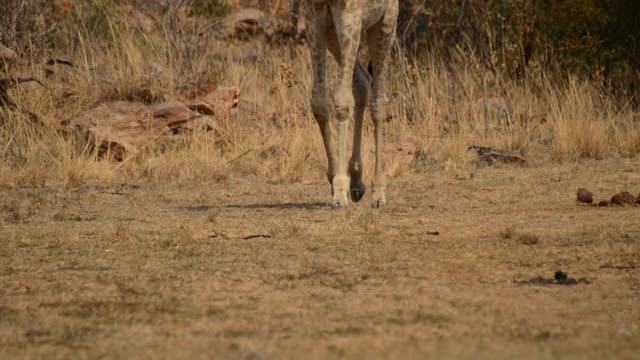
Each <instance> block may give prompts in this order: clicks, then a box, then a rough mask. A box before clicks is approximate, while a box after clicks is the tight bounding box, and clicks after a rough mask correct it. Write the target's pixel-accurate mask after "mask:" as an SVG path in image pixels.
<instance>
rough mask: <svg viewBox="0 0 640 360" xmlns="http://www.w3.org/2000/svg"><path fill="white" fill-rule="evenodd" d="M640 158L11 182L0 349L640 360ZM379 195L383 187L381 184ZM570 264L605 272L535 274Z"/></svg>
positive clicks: (4, 203) (5, 212)
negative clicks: (345, 180)
mask: <svg viewBox="0 0 640 360" xmlns="http://www.w3.org/2000/svg"><path fill="white" fill-rule="evenodd" d="M639 169H640V161H638V160H607V161H588V162H581V163H575V164H565V165H545V166H539V167H538V166H532V167H506V166H505V167H497V168H480V169H473V170H471V171H469V172H468V173H466V174H465V175H462V176H457V177H456V176H452V175H450V174H447V173H445V172H442V171H436V172H432V173H428V174H423V175H415V174H413V175H405V176H401V177H399V178H395V179H391V180H390V181H389V190H388V199H389V203H388V206H387V207H386V208H385V209H383V210H381V211H380V210H373V209H370V208H368V199H369V197H367V196H365V199H364V201H363V203H360V204H356V205H355V206H351V207H350V208H348V209H346V210H332V209H330V208H329V207H328V206H327V202H328V201H329V200H330V193H329V186H328V184H325V181H324V179H318V181H317V182H313V183H308V184H306V183H305V184H303V183H295V184H285V183H273V182H269V181H267V180H264V179H260V178H252V179H241V178H235V177H232V176H231V177H229V178H228V179H226V180H223V181H222V182H219V183H209V184H196V183H176V184H171V185H166V184H165V185H163V184H122V185H116V186H96V185H84V186H81V187H79V188H74V189H65V188H64V187H43V188H16V189H8V188H5V189H2V190H0V239H1V241H0V284H1V286H0V358H2V359H17V358H47V359H55V358H65V359H70V358H72V359H80V358H123V357H126V358H137V359H144V358H153V359H159V358H221V357H222V358H233V359H281V358H283V359H287V358H289V359H299V358H408V359H409V358H433V359H448V358H473V359H483V358H485V359H500V358H518V359H557V358H562V359H565V358H567V359H574V358H575V359H585V358H591V359H608V358H609V359H632V358H637V357H636V356H637V354H638V353H640V270H639V266H640V221H639V219H640V207H638V206H635V207H627V208H623V207H589V206H579V205H577V204H576V203H575V192H576V189H577V188H578V187H587V188H589V189H590V190H591V191H592V192H594V194H595V198H596V199H597V200H600V199H605V198H610V197H611V195H613V194H614V193H616V192H619V191H623V190H627V191H630V192H632V193H633V194H634V195H637V194H638V192H640V170H639ZM369 195H370V194H369ZM559 270H561V271H564V272H566V273H567V274H568V276H569V277H574V278H576V279H580V278H584V279H586V280H587V281H588V282H589V283H588V284H587V283H579V284H577V285H573V286H565V285H557V284H554V285H536V284H531V285H527V284H522V283H520V282H521V281H526V280H529V279H532V278H535V277H538V276H542V277H545V278H553V276H554V272H556V271H559Z"/></svg>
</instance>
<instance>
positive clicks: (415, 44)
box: [399, 0, 640, 89]
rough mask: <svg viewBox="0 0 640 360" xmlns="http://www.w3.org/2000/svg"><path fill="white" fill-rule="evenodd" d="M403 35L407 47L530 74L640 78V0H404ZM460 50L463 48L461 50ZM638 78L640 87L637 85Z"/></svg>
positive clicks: (629, 81) (619, 81)
mask: <svg viewBox="0 0 640 360" xmlns="http://www.w3.org/2000/svg"><path fill="white" fill-rule="evenodd" d="M401 4H402V8H403V9H402V14H401V19H400V26H399V35H400V38H401V40H402V41H403V42H404V44H405V45H406V46H407V48H409V49H411V50H412V51H414V53H415V54H417V55H419V54H420V53H421V52H423V51H428V52H430V53H433V54H439V55H441V56H445V57H447V58H452V57H458V58H459V57H460V56H461V53H462V54H463V56H466V57H469V56H471V57H472V58H473V59H475V60H477V61H478V62H479V63H480V64H481V65H482V66H484V67H486V68H489V69H491V70H492V71H500V72H503V73H506V74H509V75H513V76H526V73H527V70H528V69H529V68H530V66H532V64H538V65H540V66H542V67H545V68H553V69H557V70H559V71H562V72H572V73H579V74H584V75H589V76H593V77H596V78H602V79H603V80H604V81H605V82H606V83H607V84H614V85H615V86H618V85H623V87H627V88H628V89H634V88H636V89H637V86H638V84H640V75H639V74H640V21H638V19H640V1H628V0H476V1H471V0H432V1H415V0H407V1H402V2H401ZM455 52H457V53H455ZM634 84H635V85H634Z"/></svg>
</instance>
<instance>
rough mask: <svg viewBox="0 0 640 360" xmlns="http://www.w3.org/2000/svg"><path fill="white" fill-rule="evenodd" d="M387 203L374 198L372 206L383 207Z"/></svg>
mask: <svg viewBox="0 0 640 360" xmlns="http://www.w3.org/2000/svg"><path fill="white" fill-rule="evenodd" d="M384 205H385V202H384V201H383V200H374V201H373V202H372V203H371V207H372V208H374V209H382V208H383V207H384Z"/></svg>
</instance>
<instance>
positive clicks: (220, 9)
mask: <svg viewBox="0 0 640 360" xmlns="http://www.w3.org/2000/svg"><path fill="white" fill-rule="evenodd" d="M228 12H229V8H227V6H226V5H225V4H224V2H223V1H221V0H194V1H193V3H192V4H191V10H190V11H189V16H204V17H209V18H215V17H223V16H225V15H227V13H228Z"/></svg>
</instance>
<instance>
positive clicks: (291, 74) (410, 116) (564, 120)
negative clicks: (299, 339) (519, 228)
mask: <svg viewBox="0 0 640 360" xmlns="http://www.w3.org/2000/svg"><path fill="white" fill-rule="evenodd" d="M112 11H113V12H114V13H117V8H116V9H114V10H112ZM108 19H109V20H110V22H109V27H108V29H109V30H108V36H106V35H104V34H103V35H102V36H96V34H94V33H91V32H89V31H88V30H86V29H83V28H82V26H79V30H78V31H77V34H74V35H73V36H72V38H73V39H76V40H75V41H77V43H78V44H79V46H77V47H76V48H75V50H71V49H69V52H68V55H69V57H70V58H71V59H72V60H73V61H74V62H75V63H76V65H77V69H76V71H71V72H70V74H67V75H66V78H65V79H66V82H65V81H62V80H60V79H53V80H49V81H47V85H48V87H49V89H45V88H43V87H40V86H38V85H35V84H30V85H24V86H20V87H17V88H15V89H13V90H10V91H9V98H10V101H11V102H13V103H15V109H14V110H7V109H6V108H3V109H2V110H0V119H1V121H2V123H3V124H4V125H3V126H2V128H1V129H0V140H2V143H3V144H4V145H3V147H1V148H0V151H1V154H0V155H1V157H0V160H1V162H0V170H1V171H0V182H2V183H3V184H7V185H9V186H18V185H42V184H57V183H64V184H67V185H69V186H76V185H79V184H82V183H85V182H93V183H98V182H99V183H104V182H105V181H106V182H121V181H123V180H124V179H150V180H157V181H167V180H173V179H179V180H197V181H218V180H220V179H221V178H225V177H227V176H229V175H233V174H237V175H239V176H245V175H263V176H267V177H270V178H271V179H273V180H277V181H295V182H299V181H303V182H304V181H308V180H315V179H317V178H320V177H322V176H323V175H322V174H323V173H324V166H325V165H324V164H325V159H324V155H323V152H322V144H321V141H320V139H319V136H318V131H317V128H316V126H315V124H314V122H313V119H312V117H311V116H310V114H309V112H308V111H307V109H308V108H309V106H308V101H309V100H308V97H309V93H310V90H309V89H310V75H309V68H310V59H309V56H308V51H307V50H306V48H305V47H304V46H297V45H296V46H294V47H293V48H289V47H287V46H283V47H281V46H278V45H275V46H270V45H265V44H264V43H262V42H261V40H259V39H258V40H255V41H249V42H244V43H234V44H231V46H229V44H228V43H225V44H223V43H222V42H221V41H219V40H216V39H215V37H213V36H207V37H198V36H196V35H195V33H196V32H197V26H195V27H194V28H193V29H195V30H194V31H193V33H190V32H188V31H186V32H185V31H182V32H171V31H173V30H171V29H174V28H172V27H170V26H168V27H167V29H166V31H165V32H164V33H162V32H156V33H150V34H144V33H140V32H139V31H137V30H136V29H135V27H134V25H132V24H127V23H126V22H123V21H121V20H118V21H116V20H114V19H111V18H108ZM87 21H88V20H87ZM93 21H95V20H93ZM176 21H177V20H176ZM86 27H87V25H85V28H86ZM175 28H179V27H175ZM105 31H106V30H105ZM205 38H206V39H209V40H205ZM69 41H70V40H69ZM221 48H224V49H226V50H223V51H220V49H221ZM37 53H40V52H37ZM246 53H252V54H257V59H256V60H255V61H252V60H248V61H242V62H238V61H234V60H233V59H234V56H233V55H238V54H246ZM292 55H293V57H292ZM236 58H237V56H236ZM43 61H44V57H37V56H36V55H34V57H33V58H32V59H27V60H26V61H24V62H22V63H20V64H19V65H17V66H15V67H14V68H12V72H13V73H18V74H28V73H36V74H37V73H40V72H41V71H42V66H41V64H42V62H43ZM393 61H394V66H393V67H392V68H393V69H394V72H393V73H392V74H390V77H391V81H390V86H391V91H390V92H391V94H390V98H391V99H392V103H393V104H394V113H395V114H396V116H395V117H394V119H393V121H392V122H391V123H389V124H388V126H387V137H388V139H389V141H390V142H394V141H398V140H401V139H403V138H406V137H407V136H408V135H412V136H414V137H415V138H416V139H417V141H418V143H419V145H420V148H421V149H420V150H421V154H422V158H423V160H425V161H423V162H420V161H418V162H416V164H415V165H416V166H412V167H406V166H403V165H402V164H396V163H394V161H393V159H388V163H389V170H388V173H389V175H390V176H391V177H397V176H401V175H405V174H408V173H412V172H415V171H418V172H420V171H424V170H429V169H433V168H436V169H445V170H447V171H449V172H450V173H453V174H458V173H461V172H465V171H469V170H470V168H471V167H472V166H471V163H472V161H473V160H474V157H473V155H472V154H470V153H469V152H468V151H467V147H468V146H469V145H471V144H480V145H485V146H494V147H499V148H506V149H514V150H520V151H522V152H524V153H526V154H527V155H528V157H529V158H530V159H531V162H532V163H534V164H545V163H548V162H550V161H554V162H555V161H558V162H564V161H575V160H580V159H604V158H617V157H635V156H636V155H637V154H638V152H639V151H640V125H639V123H638V115H637V114H636V113H634V112H633V111H632V110H631V109H628V108H626V107H621V106H618V105H616V104H618V103H620V100H619V99H612V98H608V97H607V96H605V95H604V93H603V92H602V91H600V90H599V88H598V87H597V86H596V85H595V84H594V83H592V82H590V81H585V80H578V79H575V78H571V77H569V79H568V80H552V79H550V78H549V77H548V76H547V75H546V74H545V73H544V72H539V73H532V74H530V75H529V78H527V79H526V81H513V80H509V79H504V78H501V77H499V76H495V75H490V76H489V75H487V74H485V73H483V72H481V71H478V70H477V69H476V68H475V67H474V66H473V65H472V64H473V61H469V62H468V63H467V64H468V65H464V64H460V63H459V64H457V65H456V64H454V65H451V64H448V65H447V66H445V65H444V64H443V63H442V62H440V61H437V60H433V59H424V60H421V61H419V62H415V63H414V62H412V61H407V60H405V59H404V56H403V55H401V54H396V55H395V57H394V60H393ZM452 66H453V69H451V67H452ZM332 74H335V71H333V72H332ZM331 78H332V79H333V77H331ZM192 79H198V80H200V81H204V82H210V83H211V82H213V83H216V84H221V85H229V86H238V87H239V88H240V89H241V92H242V99H245V100H248V101H252V102H255V103H257V104H259V105H260V106H262V107H263V108H264V109H267V110H273V111H274V112H275V114H276V126H271V124H265V123H264V121H268V120H264V119H258V120H255V121H260V122H262V123H261V124H259V125H258V126H257V128H263V131H260V133H261V135H260V136H258V135H257V134H256V132H258V131H256V125H255V124H252V121H254V120H252V119H239V118H238V117H237V116H234V115H229V114H222V115H220V116H219V119H218V120H219V122H220V124H221V125H222V126H221V130H222V131H220V132H216V133H210V134H194V135H193V136H190V137H189V136H187V137H183V138H180V139H179V140H176V141H175V143H173V144H169V145H168V146H161V147H157V146H156V147H153V146H152V147H150V148H149V149H145V151H142V152H140V153H136V154H134V155H133V156H132V157H133V159H128V160H127V161H126V163H125V164H124V165H122V164H120V165H117V164H116V165H110V164H103V163H100V162H97V161H96V158H95V154H94V152H93V151H92V150H91V145H92V144H86V143H85V142H84V141H85V140H84V139H78V138H73V137H69V136H66V135H64V134H63V133H62V132H61V131H60V130H61V128H62V126H61V125H60V122H61V121H64V120H66V119H68V118H69V117H70V116H72V115H73V114H75V113H77V112H79V111H81V110H83V109H87V108H89V107H90V106H92V104H95V103H97V102H100V101H104V100H109V99H121V100H135V101H143V102H155V101H160V100H162V99H168V98H176V99H179V100H180V99H181V98H182V97H183V96H184V95H183V94H184V93H185V91H186V90H187V89H188V87H189V84H190V82H191V80H192ZM61 83H65V84H66V85H65V86H61ZM69 88H71V95H69ZM482 99H497V101H498V102H500V103H504V104H509V105H510V108H511V109H512V112H511V117H508V116H506V115H505V114H504V113H500V112H499V111H496V110H491V109H490V110H489V111H485V109H483V108H482V107H479V106H478V105H477V104H478V102H479V101H482ZM498 106H500V105H498ZM28 113H32V114H35V115H36V116H37V121H35V122H34V121H33V120H29V119H28V116H26V115H23V114H28ZM365 137H366V139H365V141H364V145H365V146H366V147H367V149H366V151H365V162H366V164H365V165H366V169H365V171H366V172H367V173H370V172H371V169H372V164H371V161H370V160H371V152H372V149H371V147H372V141H371V126H370V124H368V125H367V128H366V131H365ZM265 146H266V147H271V149H272V150H274V149H275V150H277V151H271V153H272V156H269V155H268V154H267V155H265V154H264V153H261V151H253V152H251V154H249V155H248V156H244V157H242V159H240V160H238V161H234V162H233V165H232V166H227V165H226V163H227V162H228V161H229V160H232V159H235V158H236V157H237V156H239V155H240V154H243V153H244V152H246V151H248V150H250V149H258V150H261V149H263V147H265ZM425 168H426V169H425ZM178 170H180V171H178ZM177 173H179V175H178V176H176V174H177Z"/></svg>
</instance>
